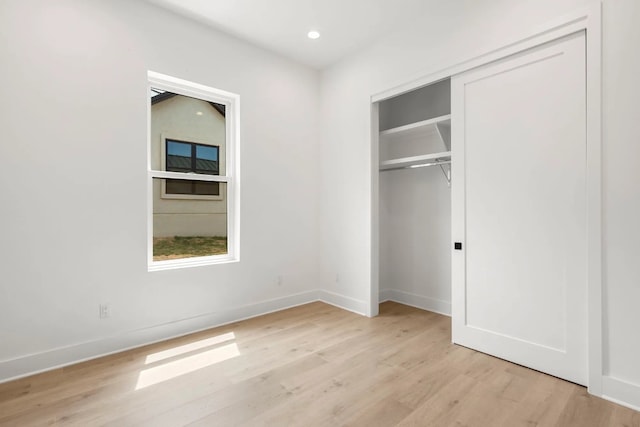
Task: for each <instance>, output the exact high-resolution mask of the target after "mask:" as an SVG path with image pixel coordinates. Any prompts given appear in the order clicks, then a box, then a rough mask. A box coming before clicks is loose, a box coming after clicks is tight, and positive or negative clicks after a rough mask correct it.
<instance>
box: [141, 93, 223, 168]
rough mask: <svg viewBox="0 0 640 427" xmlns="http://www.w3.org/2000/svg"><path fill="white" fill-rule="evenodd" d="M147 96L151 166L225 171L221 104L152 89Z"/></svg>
mask: <svg viewBox="0 0 640 427" xmlns="http://www.w3.org/2000/svg"><path fill="white" fill-rule="evenodd" d="M149 95H150V96H149V102H150V104H151V127H150V132H151V133H150V141H151V169H154V170H163V167H162V166H163V164H164V165H165V170H168V171H171V172H196V173H204V174H209V175H218V174H221V175H224V174H226V164H225V159H226V109H225V106H224V105H221V104H216V103H214V102H209V101H206V100H202V99H198V98H192V97H189V96H184V95H179V94H176V93H173V92H169V91H164V90H162V89H156V88H151V90H150V92H149ZM165 141H166V144H165ZM163 146H164V148H163ZM163 156H165V158H164V159H163V158H162V157H163Z"/></svg>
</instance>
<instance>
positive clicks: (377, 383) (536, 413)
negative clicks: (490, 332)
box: [0, 302, 640, 427]
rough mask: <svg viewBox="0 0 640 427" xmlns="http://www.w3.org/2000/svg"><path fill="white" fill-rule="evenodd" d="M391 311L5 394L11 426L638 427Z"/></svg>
mask: <svg viewBox="0 0 640 427" xmlns="http://www.w3.org/2000/svg"><path fill="white" fill-rule="evenodd" d="M450 340H451V330H450V319H449V318H448V317H445V316H441V315H438V314H434V313H430V312H426V311H422V310H418V309H415V308H411V307H407V306H404V305H401V304H396V303H392V302H388V303H384V304H382V305H381V307H380V316H378V317H376V318H373V319H368V318H365V317H362V316H358V315H356V314H353V313H350V312H347V311H344V310H340V309H338V308H335V307H332V306H329V305H326V304H323V303H313V304H307V305H304V306H300V307H295V308H292V309H289V310H284V311H281V312H277V313H272V314H269V315H265V316H261V317H258V318H254V319H250V320H246V321H242V322H238V323H234V324H231V325H227V326H223V327H220V328H215V329H211V330H208V331H205V332H201V333H197V334H193V335H189V336H186V337H182V338H178V339H174V340H171V341H166V342H163V343H160V344H155V345H151V346H146V347H142V348H139V349H135V350H131V351H127V352H123V353H120V354H117V355H113V356H108V357H104V358H100V359H96V360H93V361H90V362H85V363H81V364H77V365H74V366H70V367H66V368H61V369H57V370H55V371H51V372H48V373H44V374H40V375H35V376H32V377H29V378H24V379H21V380H17V381H13V382H9V383H5V384H0V425H1V426H12V427H13V426H19V427H22V426H44V425H62V426H118V427H121V426H154V427H156V426H184V425H189V426H235V425H241V426H304V427H310V426H492V427H493V426H508V427H512V426H558V427H565V426H576V427H589V426H607V427H609V426H621V427H622V426H628V427H631V426H638V427H640V413H639V412H635V411H632V410H630V409H627V408H624V407H622V406H619V405H616V404H613V403H610V402H607V401H604V400H602V399H599V398H596V397H593V396H590V395H589V394H587V392H586V390H585V388H584V387H580V386H577V385H575V384H572V383H569V382H566V381H563V380H559V379H557V378H554V377H551V376H548V375H545V374H541V373H539V372H536V371H533V370H530V369H527V368H523V367H521V366H517V365H514V364H511V363H508V362H505V361H503V360H500V359H496V358H493V357H490V356H487V355H485V354H482V353H478V352H476V351H473V350H470V349H467V348H464V347H459V346H454V345H452V344H451V343H450Z"/></svg>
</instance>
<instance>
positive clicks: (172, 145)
mask: <svg viewBox="0 0 640 427" xmlns="http://www.w3.org/2000/svg"><path fill="white" fill-rule="evenodd" d="M191 145H192V144H189V143H185V142H178V141H171V140H167V162H166V163H167V170H168V171H171V172H190V171H191V164H192V162H191Z"/></svg>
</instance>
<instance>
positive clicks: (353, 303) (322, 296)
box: [317, 290, 369, 316]
mask: <svg viewBox="0 0 640 427" xmlns="http://www.w3.org/2000/svg"><path fill="white" fill-rule="evenodd" d="M317 292H318V299H319V300H320V301H322V302H325V303H327V304H331V305H334V306H336V307H338V308H342V309H343V310H348V311H352V312H354V313H356V314H360V315H362V316H366V315H367V314H366V313H367V312H368V311H369V304H368V303H367V302H366V301H362V300H359V299H355V298H351V297H347V296H344V295H342V294H337V293H335V292H330V291H325V290H318V291H317Z"/></svg>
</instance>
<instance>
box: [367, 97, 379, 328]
mask: <svg viewBox="0 0 640 427" xmlns="http://www.w3.org/2000/svg"><path fill="white" fill-rule="evenodd" d="M379 109H380V105H379V104H378V103H373V104H371V112H370V114H371V126H370V127H369V132H370V138H371V170H372V171H375V173H373V174H371V193H370V194H371V271H370V273H371V290H370V293H369V307H368V309H367V315H368V316H369V317H374V316H377V315H378V313H379V310H380V307H379V306H380V303H379V302H378V290H379V287H380V267H379V266H380V194H379V193H380V191H379V187H380V175H379V174H378V169H379V167H380V166H379V163H380V151H379V149H378V148H379V145H380V132H379V131H378V129H379V128H380V125H379V116H380V115H379Z"/></svg>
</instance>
